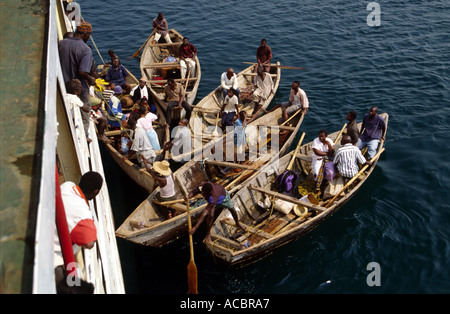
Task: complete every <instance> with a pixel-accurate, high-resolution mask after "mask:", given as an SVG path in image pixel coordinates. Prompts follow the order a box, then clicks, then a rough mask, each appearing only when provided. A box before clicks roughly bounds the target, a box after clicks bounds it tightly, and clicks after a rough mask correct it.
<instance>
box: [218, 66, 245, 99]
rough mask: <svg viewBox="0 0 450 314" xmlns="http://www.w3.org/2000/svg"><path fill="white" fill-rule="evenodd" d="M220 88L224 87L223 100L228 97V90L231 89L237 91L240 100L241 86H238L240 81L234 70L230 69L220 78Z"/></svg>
mask: <svg viewBox="0 0 450 314" xmlns="http://www.w3.org/2000/svg"><path fill="white" fill-rule="evenodd" d="M220 86H221V87H222V92H223V99H225V97H227V94H228V90H229V89H230V88H232V89H234V90H235V93H234V94H235V95H236V96H237V97H238V99H239V92H240V90H239V85H238V79H237V75H236V73H234V70H233V69H232V68H228V69H227V70H226V72H223V73H222V75H221V76H220Z"/></svg>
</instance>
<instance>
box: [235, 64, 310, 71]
mask: <svg viewBox="0 0 450 314" xmlns="http://www.w3.org/2000/svg"><path fill="white" fill-rule="evenodd" d="M242 63H244V64H257V63H256V62H242ZM270 66H274V67H277V68H280V69H287V70H306V69H305V68H300V67H293V66H289V65H278V64H273V65H272V64H271V65H270Z"/></svg>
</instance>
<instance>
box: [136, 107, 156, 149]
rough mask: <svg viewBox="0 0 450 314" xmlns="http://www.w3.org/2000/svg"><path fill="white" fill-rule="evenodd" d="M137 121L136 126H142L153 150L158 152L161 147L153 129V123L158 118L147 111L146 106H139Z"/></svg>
mask: <svg viewBox="0 0 450 314" xmlns="http://www.w3.org/2000/svg"><path fill="white" fill-rule="evenodd" d="M138 113H139V119H138V120H137V122H138V124H140V125H141V126H142V128H143V129H144V131H145V134H147V137H148V139H149V140H150V143H151V145H152V147H153V149H154V150H160V149H161V145H160V144H159V140H158V134H156V131H155V130H154V129H153V122H155V121H156V120H158V116H157V115H156V114H154V113H151V112H149V111H148V107H147V106H140V107H139V109H138Z"/></svg>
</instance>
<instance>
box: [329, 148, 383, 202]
mask: <svg viewBox="0 0 450 314" xmlns="http://www.w3.org/2000/svg"><path fill="white" fill-rule="evenodd" d="M382 152H384V147H383V148H382V149H381V150H380V151H379V152H378V153H377V154H376V155H375V156H373V158H372V159H371V160H370V161H371V162H373V161H375V160H376V159H377V158H378V157H379V156H380V155H381V153H382ZM368 167H369V165H365V166H364V167H362V168H361V170H359V172H358V173H357V174H355V175H354V176H353V178H351V179H350V181H348V182H347V184H346V185H345V186H344V187H343V188H342V189H341V190H340V191H339V193H337V194H336V195H335V196H334V197H333V198H332V199H331V200H330V201H329V202H328V203H327V205H325V208H328V207H330V206H331V204H332V203H333V202H334V200H335V199H337V198H338V197H339V195H341V193H342V192H344V190H345V189H346V188H348V187H349V186H350V184H352V183H353V182H354V181H355V180H356V179H358V177H359V176H360V175H361V174H362V173H363V172H364V171H366V169H367V168H368Z"/></svg>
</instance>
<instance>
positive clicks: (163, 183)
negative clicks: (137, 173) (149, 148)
mask: <svg viewBox="0 0 450 314" xmlns="http://www.w3.org/2000/svg"><path fill="white" fill-rule="evenodd" d="M144 162H145V167H146V169H147V172H148V173H149V174H150V175H151V176H152V177H153V178H154V179H155V180H156V181H157V182H158V185H159V192H158V193H156V195H155V198H156V199H157V200H158V201H159V202H166V201H174V200H176V199H177V197H176V193H175V183H174V178H173V172H172V170H171V169H170V164H169V162H168V161H167V160H162V161H155V162H154V163H153V165H152V164H151V163H150V162H149V161H148V160H147V159H145V158H144ZM164 208H165V209H166V210H167V213H166V218H167V219H170V218H172V217H174V216H176V214H177V212H176V210H174V209H172V208H167V207H164Z"/></svg>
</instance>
